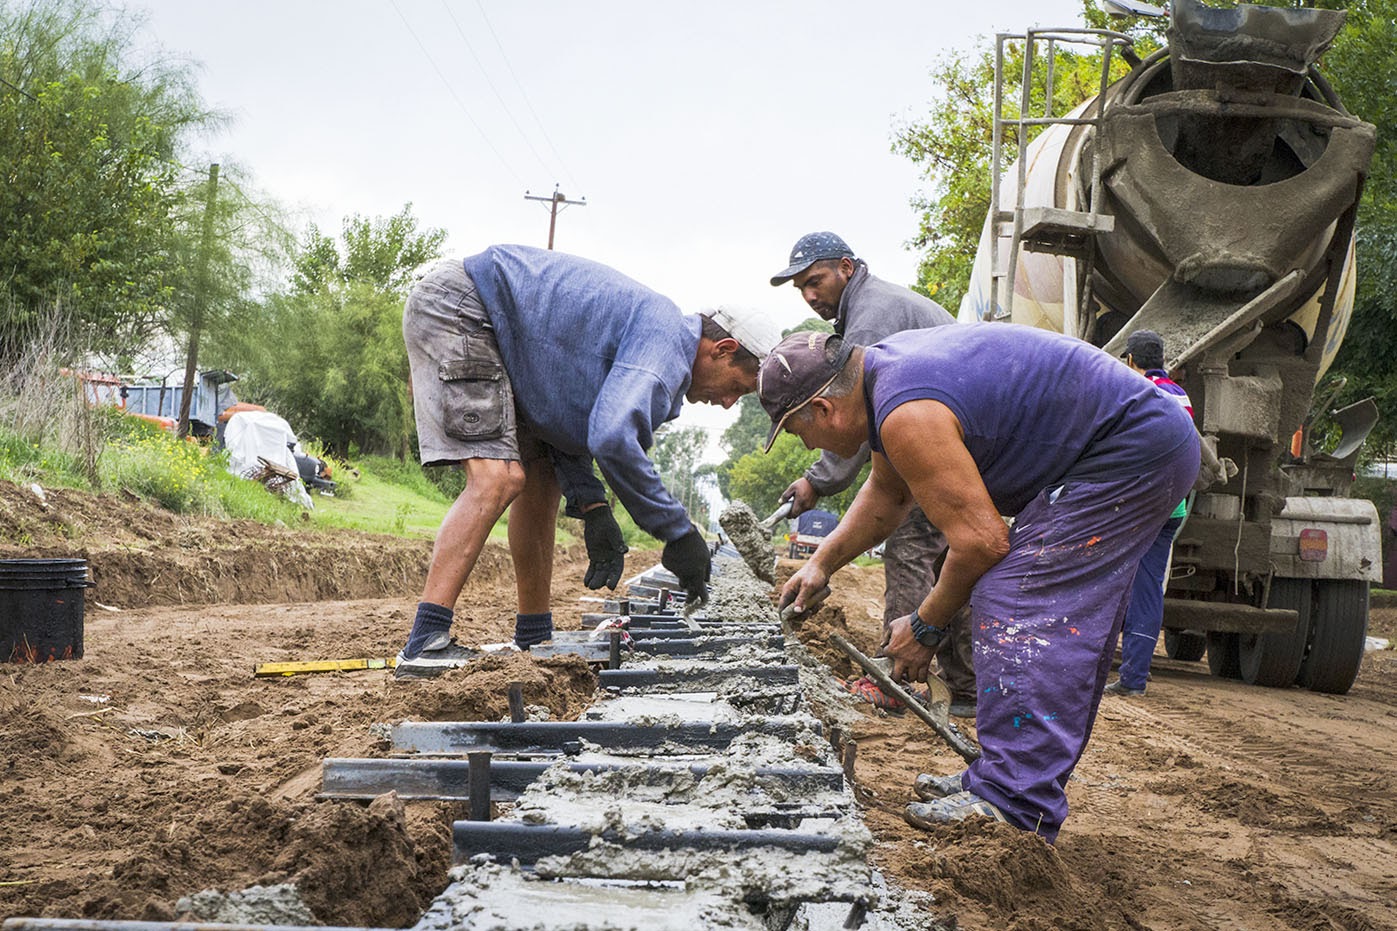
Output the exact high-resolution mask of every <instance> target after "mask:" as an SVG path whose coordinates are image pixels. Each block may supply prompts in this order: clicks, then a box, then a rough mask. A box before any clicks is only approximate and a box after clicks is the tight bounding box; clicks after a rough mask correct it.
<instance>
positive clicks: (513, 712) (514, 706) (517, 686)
mask: <svg viewBox="0 0 1397 931" xmlns="http://www.w3.org/2000/svg"><path fill="white" fill-rule="evenodd" d="M509 719H510V720H511V721H513V722H514V723H515V724H519V723H521V722H522V721H523V720H524V683H522V682H511V683H509Z"/></svg>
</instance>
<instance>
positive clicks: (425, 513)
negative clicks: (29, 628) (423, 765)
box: [0, 415, 660, 550]
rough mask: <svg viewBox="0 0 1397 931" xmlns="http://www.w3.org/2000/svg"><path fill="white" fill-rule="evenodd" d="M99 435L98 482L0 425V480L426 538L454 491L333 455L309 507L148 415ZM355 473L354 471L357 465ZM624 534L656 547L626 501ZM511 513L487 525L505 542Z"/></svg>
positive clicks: (368, 461) (118, 420)
mask: <svg viewBox="0 0 1397 931" xmlns="http://www.w3.org/2000/svg"><path fill="white" fill-rule="evenodd" d="M94 422H95V424H96V426H97V428H98V429H100V430H102V431H104V433H105V442H104V444H103V446H102V451H101V454H100V456H99V457H98V460H97V472H98V477H99V483H98V485H97V487H94V486H93V485H92V483H91V482H90V481H89V479H88V478H87V476H86V475H85V474H84V471H83V470H82V468H81V462H80V461H79V459H78V458H77V457H76V456H73V455H71V454H69V453H66V452H64V451H62V450H61V449H59V448H58V447H57V446H54V445H49V444H46V443H44V442H43V441H40V442H38V443H36V442H32V441H31V440H29V439H26V438H24V437H21V436H19V435H17V434H15V433H13V432H10V431H8V430H6V429H5V428H4V427H2V426H0V480H6V481H11V482H15V483H16V484H26V485H27V484H29V483H31V482H39V483H40V484H42V485H47V486H54V487H67V488H79V489H83V490H86V491H95V492H104V491H105V492H112V491H119V490H126V491H130V492H132V493H134V494H137V495H139V496H141V497H142V498H145V499H147V500H150V501H153V502H157V503H159V504H160V505H161V506H162V507H165V508H167V509H169V510H171V511H174V512H176V513H179V514H190V515H196V516H207V517H214V518H226V519H245V520H255V521H260V522H262V523H268V524H276V523H280V524H285V525H287V526H295V525H298V524H300V525H305V524H307V523H309V525H310V526H311V527H314V528H317V529H323V530H358V531H364V532H367V533H384V534H391V535H394V536H401V537H417V538H425V539H432V538H433V537H435V536H436V532H437V529H438V528H439V527H440V526H441V522H442V519H443V518H444V517H445V516H446V512H447V510H448V509H449V508H450V507H451V503H452V500H453V499H452V498H451V497H450V496H448V494H447V493H445V492H443V491H442V489H441V488H440V487H439V486H438V484H437V483H435V482H433V481H432V480H431V478H429V477H428V476H427V474H426V473H425V472H424V471H423V470H422V468H421V467H420V466H419V465H418V464H417V463H415V462H408V463H404V462H399V461H398V460H396V459H392V458H388V457H374V456H367V457H363V458H362V459H359V460H357V461H356V462H354V463H351V464H345V463H340V462H335V463H334V464H333V465H334V474H333V476H332V477H333V478H334V480H335V482H336V483H337V485H338V486H339V488H338V492H337V493H336V495H335V496H334V497H327V496H324V495H320V494H312V500H313V501H314V503H315V507H314V509H313V510H312V511H310V512H308V513H303V512H302V509H301V508H300V507H299V506H298V505H296V504H293V503H292V502H290V501H288V500H287V499H285V498H283V497H281V496H279V495H275V494H271V493H270V492H268V491H267V489H266V488H264V487H263V486H262V485H261V484H259V483H257V482H253V481H249V480H247V479H243V478H239V477H238V476H235V475H232V474H230V473H229V472H228V471H227V466H228V463H227V456H226V454H223V453H214V452H210V451H209V450H208V448H207V447H205V446H203V445H200V444H198V443H193V442H187V441H181V440H178V439H176V438H175V437H174V436H173V435H172V434H170V433H167V432H165V431H163V430H160V429H159V428H157V427H155V426H154V425H152V424H149V423H146V422H144V421H140V420H136V419H134V418H129V417H124V416H120V415H114V416H100V415H99V416H95V417H94ZM355 471H357V472H358V476H357V477H356V476H355V475H354V472H355ZM616 518H617V522H618V523H619V524H620V526H621V532H622V535H623V536H624V537H625V540H626V542H627V544H628V545H630V547H631V548H632V549H634V550H648V549H658V548H659V547H660V543H659V542H658V541H656V540H655V539H654V538H653V537H651V536H650V535H649V534H646V533H645V532H644V531H642V530H640V529H639V528H638V527H636V525H635V523H634V521H632V520H631V518H630V515H628V514H627V513H626V512H625V510H624V509H623V508H619V507H618V508H617V509H616ZM507 534H508V514H506V515H505V517H503V518H501V519H500V520H499V521H498V522H497V523H496V524H495V526H494V528H493V529H492V530H491V532H490V539H492V540H497V541H500V542H504V541H505V540H506V538H507ZM556 540H557V542H558V543H559V544H561V545H570V544H574V543H581V541H582V522H581V521H579V520H573V519H571V518H565V517H560V518H559V519H558V523H557V533H556Z"/></svg>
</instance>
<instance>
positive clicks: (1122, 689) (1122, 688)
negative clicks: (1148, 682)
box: [1102, 679, 1145, 698]
mask: <svg viewBox="0 0 1397 931" xmlns="http://www.w3.org/2000/svg"><path fill="white" fill-rule="evenodd" d="M1102 691H1103V692H1105V693H1106V694H1107V695H1124V696H1125V697H1126V698H1139V697H1140V696H1141V695H1144V694H1145V690H1144V689H1132V688H1128V687H1127V686H1126V685H1125V683H1124V682H1121V680H1119V679H1117V680H1116V681H1115V682H1112V683H1111V684H1110V685H1108V686H1106V688H1104V689H1102Z"/></svg>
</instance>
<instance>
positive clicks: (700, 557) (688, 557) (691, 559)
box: [660, 527, 713, 607]
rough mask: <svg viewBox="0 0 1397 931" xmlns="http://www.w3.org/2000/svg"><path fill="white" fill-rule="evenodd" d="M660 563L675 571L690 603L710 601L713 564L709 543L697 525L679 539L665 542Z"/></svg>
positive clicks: (697, 603) (696, 603) (699, 603)
mask: <svg viewBox="0 0 1397 931" xmlns="http://www.w3.org/2000/svg"><path fill="white" fill-rule="evenodd" d="M660 565H662V566H664V567H665V568H666V569H668V570H669V571H670V572H673V573H674V574H675V576H677V577H678V579H679V584H680V585H681V586H682V587H683V589H684V595H685V597H686V598H687V599H688V603H689V604H690V605H693V606H695V607H697V606H698V605H701V604H704V603H706V602H707V601H708V586H707V585H705V584H704V583H705V582H707V581H708V572H709V569H710V568H711V567H712V565H713V561H712V557H711V556H709V555H708V544H707V543H705V542H704V540H703V534H701V533H699V532H698V528H697V527H693V528H690V530H689V532H688V533H686V534H684V536H682V537H680V538H679V539H678V540H671V541H670V542H668V543H666V544H665V549H664V552H663V553H661V554H660Z"/></svg>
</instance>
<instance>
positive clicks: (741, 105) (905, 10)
mask: <svg viewBox="0 0 1397 931" xmlns="http://www.w3.org/2000/svg"><path fill="white" fill-rule="evenodd" d="M130 7H131V9H133V10H137V11H139V10H143V9H144V10H147V11H148V12H149V18H148V21H147V27H146V34H147V35H149V36H150V37H151V38H152V39H153V40H154V41H155V42H158V43H159V44H160V45H161V46H163V47H164V49H165V50H166V51H167V52H168V53H170V54H172V55H173V56H174V57H177V58H185V57H187V58H188V59H190V60H192V61H194V62H196V63H197V64H198V65H199V66H200V71H199V87H200V90H201V93H202V95H203V97H204V99H205V101H206V102H207V103H208V104H210V105H212V106H214V107H217V108H220V109H223V110H225V111H227V112H228V113H229V114H230V115H231V116H232V118H233V119H232V122H231V124H230V125H229V126H228V127H227V129H226V130H224V131H223V132H221V133H220V134H219V135H218V136H216V137H214V138H211V139H208V140H205V144H206V146H207V155H208V157H210V158H211V159H221V160H225V161H228V162H236V163H238V164H240V165H242V166H244V167H245V168H246V169H248V170H250V171H251V173H252V174H253V177H254V179H255V182H256V185H257V187H259V188H260V189H261V190H263V191H265V192H266V193H268V194H270V195H271V196H273V197H275V198H277V199H278V200H280V201H282V202H284V203H285V204H287V205H290V206H292V207H294V208H296V209H298V210H299V211H300V213H299V215H300V216H301V217H303V218H305V219H308V220H314V221H315V222H317V223H318V224H320V226H321V228H322V229H324V230H325V231H326V232H329V233H336V232H338V230H339V225H340V220H341V219H342V218H343V217H345V216H346V215H349V214H352V213H358V214H362V215H366V216H386V215H389V214H393V213H396V212H397V211H398V210H400V209H401V208H402V207H403V205H404V204H405V203H408V202H411V203H412V205H413V212H414V214H415V215H416V216H417V217H418V219H419V220H420V221H421V222H422V223H423V224H424V225H426V226H432V227H440V228H442V229H444V230H446V231H447V232H448V234H449V239H448V242H447V249H448V252H449V254H460V255H466V254H469V253H472V252H476V251H479V250H480V249H482V248H484V247H485V246H488V245H490V244H492V243H500V242H517V243H526V244H532V245H538V246H543V245H546V243H547V234H548V210H547V206H546V205H545V204H542V203H536V202H532V201H528V200H525V197H524V194H525V191H526V190H528V191H532V192H533V193H534V194H538V195H544V196H548V195H551V194H552V192H553V189H554V185H555V184H557V185H559V186H560V188H561V190H562V191H563V193H565V194H566V195H567V196H568V198H569V199H574V200H580V199H581V198H583V197H585V198H586V201H587V204H586V206H574V207H568V208H566V209H565V210H564V211H562V213H561V214H560V215H559V218H558V228H557V234H556V241H555V247H556V248H557V249H559V250H562V251H566V252H573V253H576V254H579V255H584V256H587V257H588V258H592V259H596V260H598V261H601V262H604V263H606V264H608V265H611V266H613V267H615V268H617V269H619V270H621V271H623V272H625V273H626V274H628V275H630V276H631V277H633V278H636V279H638V280H640V281H641V282H644V283H645V284H647V285H649V286H651V287H653V288H655V289H656V290H658V291H660V292H662V293H664V294H666V295H668V296H669V297H671V298H672V299H674V300H675V301H676V302H677V303H678V304H679V305H680V307H682V308H683V309H684V310H686V311H696V310H699V309H702V308H703V307H706V306H712V305H714V304H718V303H733V304H747V305H755V306H758V307H762V308H764V309H769V310H770V312H771V313H772V314H773V315H774V316H775V317H776V319H777V320H778V321H779V322H780V323H781V325H782V326H783V327H788V326H791V325H793V324H795V323H796V322H798V321H799V320H801V319H803V318H804V317H806V316H808V315H809V314H808V311H807V310H806V308H805V306H804V305H803V304H802V303H801V302H800V300H799V298H798V296H797V295H796V293H795V290H794V289H793V288H791V287H790V286H789V285H788V286H786V287H784V288H780V289H774V288H772V287H771V286H770V285H769V284H768V283H767V279H768V278H770V276H771V275H772V274H773V273H775V272H776V271H778V270H779V269H781V268H782V267H784V265H785V264H786V257H787V255H788V253H789V251H790V247H791V245H792V244H793V242H794V241H795V240H796V239H797V238H798V237H799V236H800V235H802V234H803V233H806V232H809V231H811V230H816V229H830V230H834V231H835V232H837V233H839V234H840V235H842V236H843V237H844V238H845V240H846V241H847V242H848V243H849V244H850V246H851V247H852V248H853V249H854V251H855V252H857V253H858V254H859V255H860V256H861V257H862V258H864V259H866V260H867V261H868V263H869V266H870V268H871V270H872V271H873V273H874V274H876V275H879V276H880V277H884V278H888V279H890V280H892V281H895V282H898V283H903V284H906V283H910V282H912V281H913V280H914V278H915V274H916V265H917V260H916V257H915V256H914V255H913V254H912V253H911V252H910V251H908V250H907V248H906V247H905V243H906V242H907V240H908V239H909V238H910V237H911V236H912V235H913V234H914V233H915V232H916V229H917V217H916V215H915V213H914V211H913V210H912V208H911V207H910V206H909V203H908V201H909V198H911V197H912V196H913V195H914V194H915V192H916V191H917V190H918V188H919V186H920V182H919V179H918V177H917V172H916V170H915V168H914V167H913V166H912V165H911V163H909V162H908V161H906V160H905V159H904V158H902V157H900V156H897V155H893V154H892V153H891V152H890V142H891V139H892V137H893V134H894V132H895V128H896V127H897V126H898V125H901V124H902V123H904V122H907V121H909V120H916V119H919V118H921V117H922V115H924V114H925V113H927V112H928V109H929V106H930V102H931V101H932V100H933V98H934V95H935V90H934V88H933V87H932V85H931V82H930V80H929V78H928V71H929V69H930V67H931V66H932V64H933V63H934V62H935V61H936V60H937V59H939V58H940V57H942V56H944V55H946V54H947V53H948V52H950V51H952V50H957V49H968V48H971V47H972V46H973V45H975V43H976V41H977V39H979V38H980V37H985V38H989V37H992V36H993V34H994V33H995V32H996V31H1022V30H1023V29H1025V28H1027V27H1029V26H1033V25H1043V26H1067V25H1079V24H1080V19H1079V11H1080V3H1079V2H1077V0H1031V2H1030V0H979V2H976V3H948V2H932V0H921V2H902V0H899V2H880V0H870V2H865V3H853V4H850V3H835V2H823V0H814V2H812V0H806V2H763V0H745V2H744V0H738V2H729V0H710V2H707V3H684V4H680V3H670V2H664V0H615V2H580V0H570V2H565V0H547V2H542V0H540V2H533V0H342V2H339V3H336V4H333V5H331V4H326V3H321V2H316V3H311V2H305V0H278V2H270V0H241V2H239V3H236V4H212V3H204V2H198V0H194V2H191V0H132V2H131V4H130ZM950 309H951V310H952V312H954V310H955V308H950ZM696 408H697V410H696ZM729 419H730V417H729V416H726V415H722V414H721V413H720V412H716V409H710V408H708V407H707V405H689V406H687V407H686V408H685V414H684V415H683V417H681V421H680V422H681V424H685V425H688V424H694V425H700V426H705V427H708V428H710V429H712V430H714V431H715V432H716V431H717V430H719V429H721V427H722V426H723V425H725V424H726V423H727V422H729Z"/></svg>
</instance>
